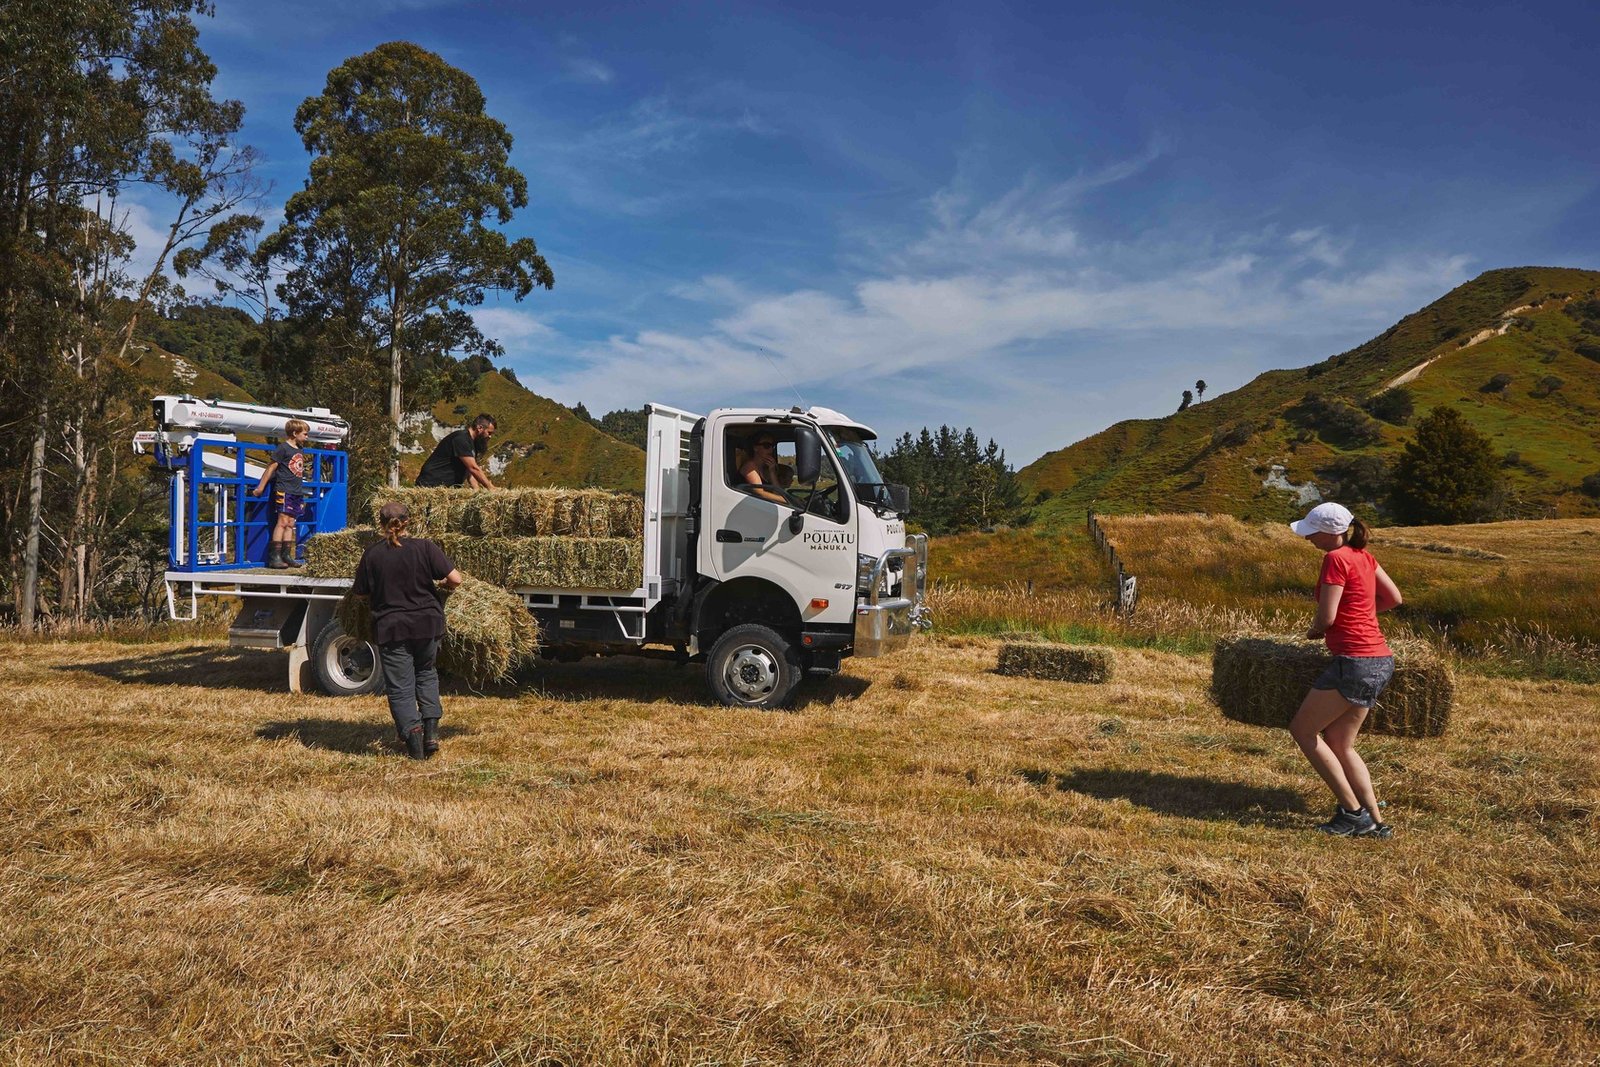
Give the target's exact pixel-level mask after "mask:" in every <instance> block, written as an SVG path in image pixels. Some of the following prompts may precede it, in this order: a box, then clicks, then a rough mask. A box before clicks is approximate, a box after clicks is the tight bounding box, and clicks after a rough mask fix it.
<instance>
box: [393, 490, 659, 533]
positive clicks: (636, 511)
mask: <svg viewBox="0 0 1600 1067" xmlns="http://www.w3.org/2000/svg"><path fill="white" fill-rule="evenodd" d="M396 500H397V501H400V502H401V503H403V504H405V505H406V507H407V509H408V510H410V512H411V524H410V527H409V528H408V533H410V535H411V536H413V537H441V536H444V535H445V534H470V535H473V536H476V537H640V536H642V535H643V533H644V500H643V499H642V498H641V497H639V496H636V495H634V494H632V493H615V492H612V491H610V490H608V489H558V488H553V487H552V488H536V489H480V490H469V489H416V488H411V489H380V490H379V491H378V492H377V493H375V494H373V497H372V515H373V521H374V522H376V521H377V515H378V509H379V508H381V507H383V505H384V504H387V503H389V502H390V501H396Z"/></svg>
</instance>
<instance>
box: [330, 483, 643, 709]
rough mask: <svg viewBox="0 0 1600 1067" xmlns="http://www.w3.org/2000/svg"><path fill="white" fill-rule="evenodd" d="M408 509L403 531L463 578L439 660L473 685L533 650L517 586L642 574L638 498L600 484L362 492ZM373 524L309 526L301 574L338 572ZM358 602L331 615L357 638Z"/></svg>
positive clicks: (377, 504)
mask: <svg viewBox="0 0 1600 1067" xmlns="http://www.w3.org/2000/svg"><path fill="white" fill-rule="evenodd" d="M390 501H399V502H401V503H403V504H405V505H406V508H407V509H408V510H409V511H410V512H411V523H410V525H409V527H408V528H407V534H408V535H409V536H412V537H427V538H431V539H433V540H435V541H438V542H439V546H440V547H441V548H443V549H444V551H445V554H446V555H447V556H449V557H450V558H451V559H452V560H454V561H455V564H456V566H457V567H458V568H459V569H460V570H461V571H462V572H463V573H464V574H468V575H471V576H472V577H471V578H469V580H468V581H467V582H466V583H465V584H463V585H462V586H461V588H460V589H458V590H456V591H455V592H454V593H453V594H451V595H450V597H448V598H447V599H446V601H445V620H446V627H447V629H446V636H445V643H444V645H443V647H442V648H441V650H440V667H441V668H442V669H443V670H445V671H447V672H449V673H451V674H456V675H460V676H462V677H465V678H467V679H468V680H470V681H473V682H475V683H487V682H491V681H497V680H502V679H504V678H506V677H508V676H509V675H510V674H511V672H512V671H513V670H515V668H516V666H517V664H518V663H520V662H521V661H522V660H524V659H526V658H528V657H530V656H532V655H533V654H534V653H535V652H536V651H537V650H538V623H537V622H536V620H535V619H534V618H533V616H532V615H531V614H530V613H529V612H528V609H527V607H526V606H525V605H524V604H523V602H522V599H521V598H520V597H518V596H517V595H515V594H514V593H511V592H509V591H508V590H511V589H517V588H530V587H531V588H542V589H583V590H593V591H595V592H631V591H632V590H634V589H636V588H638V586H639V582H640V581H641V580H642V577H643V574H644V501H643V500H642V499H641V498H639V497H638V496H634V495H632V494H628V493H613V492H610V491H608V490H604V489H556V488H542V489H494V490H479V491H469V490H462V489H384V490H380V491H379V492H378V493H377V494H376V495H375V496H374V497H373V500H372V514H373V519H374V522H376V520H377V514H378V511H379V509H380V508H382V507H383V505H384V504H387V503H389V502H390ZM379 536H380V535H379V533H378V531H377V529H376V528H375V527H371V526H358V527H353V528H351V529H348V530H341V531H339V532H338V533H332V534H318V535H316V536H315V537H312V538H311V539H310V540H309V541H308V542H307V543H306V568H305V573H306V575H307V576H308V577H312V578H348V577H350V576H351V575H353V574H354V573H355V569H356V565H357V564H358V563H359V562H360V560H361V556H362V553H364V552H365V551H366V550H367V547H368V546H369V545H371V544H372V543H373V542H375V541H377V540H378V539H379ZM363 609H364V605H361V604H358V603H357V602H356V601H355V600H354V598H352V597H349V596H347V597H345V598H344V600H342V601H341V602H340V605H339V619H340V621H341V623H342V624H343V625H344V627H345V630H346V632H347V633H350V634H352V635H353V636H362V637H364V638H365V637H367V636H368V635H370V633H371V620H370V617H368V618H363Z"/></svg>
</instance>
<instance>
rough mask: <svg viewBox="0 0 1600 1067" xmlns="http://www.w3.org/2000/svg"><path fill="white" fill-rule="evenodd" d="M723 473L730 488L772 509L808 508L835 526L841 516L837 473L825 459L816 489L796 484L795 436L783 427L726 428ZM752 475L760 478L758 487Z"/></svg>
mask: <svg viewBox="0 0 1600 1067" xmlns="http://www.w3.org/2000/svg"><path fill="white" fill-rule="evenodd" d="M769 443H770V444H771V446H772V447H771V448H768V447H767V445H768V444H769ZM723 471H724V473H725V476H726V478H727V483H728V485H729V486H731V487H732V488H734V489H737V490H739V491H740V492H743V493H748V494H750V495H751V496H753V497H756V498H758V499H761V500H766V501H769V502H770V503H773V504H775V505H779V506H785V507H790V508H793V509H795V510H796V511H806V510H808V507H809V510H810V511H811V513H812V514H814V515H820V516H821V517H823V518H826V519H832V520H833V521H835V522H837V521H839V516H840V515H842V514H843V513H844V511H843V505H842V503H841V501H840V499H839V497H840V493H841V490H840V488H839V482H838V477H837V473H836V471H835V469H834V466H833V464H832V463H830V462H828V461H827V460H826V459H824V461H823V464H822V473H821V475H820V476H819V477H818V478H817V482H816V484H815V485H799V484H796V482H795V481H794V472H795V462H794V435H793V433H792V432H791V431H789V430H788V429H787V428H786V427H784V426H783V425H782V424H773V423H751V424H744V425H732V426H729V427H728V428H727V430H726V431H725V432H724V435H723ZM751 472H755V473H756V474H757V475H759V484H758V482H757V481H754V480H752V479H751V478H750V474H751Z"/></svg>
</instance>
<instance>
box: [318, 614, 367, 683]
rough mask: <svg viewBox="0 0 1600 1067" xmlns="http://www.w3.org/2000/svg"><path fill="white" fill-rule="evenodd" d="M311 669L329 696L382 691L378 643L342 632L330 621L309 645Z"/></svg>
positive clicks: (337, 622)
mask: <svg viewBox="0 0 1600 1067" xmlns="http://www.w3.org/2000/svg"><path fill="white" fill-rule="evenodd" d="M311 672H312V673H313V674H315V675H316V678H317V686H318V688H320V689H321V690H322V691H323V692H324V693H326V694H328V695H329V696H331V697H358V696H365V695H366V694H368V693H381V692H382V691H383V662H382V661H381V660H380V659H378V646H377V645H375V644H373V643H372V642H371V641H362V640H360V639H359V638H355V637H351V636H350V635H349V634H347V633H345V632H344V627H343V626H340V625H339V620H338V619H333V620H331V621H330V622H329V623H328V624H327V625H326V626H324V627H323V628H322V632H321V633H319V634H318V635H317V640H316V642H315V643H314V644H313V645H312V646H311Z"/></svg>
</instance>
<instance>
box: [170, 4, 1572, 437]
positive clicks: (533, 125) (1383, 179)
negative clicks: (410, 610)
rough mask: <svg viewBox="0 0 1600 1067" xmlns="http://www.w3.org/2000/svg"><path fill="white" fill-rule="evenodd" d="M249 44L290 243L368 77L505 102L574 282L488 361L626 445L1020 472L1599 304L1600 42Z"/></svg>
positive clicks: (1014, 36)
mask: <svg viewBox="0 0 1600 1067" xmlns="http://www.w3.org/2000/svg"><path fill="white" fill-rule="evenodd" d="M563 7H565V8H567V9H565V10H563V9H562V8H563ZM217 9H218V10H217V15H216V17H215V18H214V19H211V20H206V21H204V22H203V24H202V42H203V44H204V46H205V47H206V48H207V50H208V51H209V52H210V54H211V55H212V57H213V58H214V59H215V60H216V62H217V64H218V66H219V68H220V73H219V77H218V80H217V86H216V88H217V91H218V92H219V94H221V95H226V96H230V97H235V98H238V99H240V100H242V101H244V103H245V105H246V107H247V109H248V115H247V125H246V131H245V133H246V137H247V139H248V140H249V141H250V142H251V143H252V144H254V145H256V146H257V147H258V148H260V149H261V150H262V151H263V153H264V154H265V157H266V165H265V167H264V169H263V177H265V178H266V179H268V180H269V181H271V182H272V183H273V185H274V188H273V192H272V195H271V197H270V199H271V202H272V206H281V203H282V201H283V200H284V199H285V198H286V197H287V196H288V195H289V194H290V193H292V192H293V191H294V190H296V189H298V188H299V187H300V185H301V183H302V182H303V181H304V179H305V175H306V169H307V156H306V154H305V152H304V151H303V149H302V148H301V146H300V144H299V141H298V139H297V138H296V136H295V134H294V131H293V128H292V116H293V113H294V109H295V107H296V106H297V105H298V104H299V102H300V101H301V100H302V99H304V98H305V97H306V96H308V95H312V94H315V93H317V92H318V91H320V89H321V87H322V85H323V81H324V78H325V76H326V73H327V71H328V70H329V69H330V68H332V67H333V66H336V65H337V64H338V63H339V62H341V61H342V60H344V59H345V58H347V57H349V56H351V55H355V54H358V53H360V52H363V51H365V50H367V49H369V48H371V47H373V46H375V45H377V44H379V43H382V42H384V41H389V40H396V39H405V40H411V41H414V42H416V43H418V44H420V45H422V46H423V47H425V48H428V49H430V50H432V51H435V52H437V53H439V54H440V55H441V56H443V57H444V58H445V59H446V60H447V61H449V62H451V63H453V64H455V65H456V66H459V67H461V68H462V69H464V70H466V71H467V72H468V73H470V74H472V75H473V76H474V77H476V78H477V79H478V81H479V83H480V84H481V85H482V87H483V89H484V91H485V94H486V95H487V98H488V101H489V111H490V113H491V114H493V115H494V116H495V117H497V118H499V119H500V120H501V121H503V122H504V123H505V124H506V125H507V126H508V127H509V128H510V130H511V132H512V134H513V136H514V137H515V139H516V144H515V148H514V150H513V162H514V163H515V164H516V165H517V166H518V167H519V168H520V169H521V170H522V171H523V172H524V173H525V174H526V175H527V176H528V180H529V187H530V194H531V201H532V202H531V203H530V205H529V207H528V208H527V209H526V210H525V211H523V212H522V213H521V214H520V215H519V216H518V218H517V219H516V221H515V222H514V223H513V224H512V225H511V226H510V227H509V229H510V230H511V231H513V232H514V233H517V234H523V233H526V234H531V235H532V236H533V237H534V238H535V239H536V240H537V241H538V243H539V246H540V250H541V251H542V252H543V253H544V254H545V256H546V257H547V258H548V259H549V261H550V263H551V265H552V267H553V269H554V271H555V275H556V287H555V289H554V290H553V291H550V292H545V291H542V290H541V291H536V292H535V293H534V294H533V295H532V296H531V297H529V298H528V299H527V300H525V301H523V302H521V303H512V302H510V301H505V302H495V301H493V300H491V301H490V302H489V303H488V304H486V305H485V307H484V308H483V309H482V310H481V311H480V313H479V322H480V324H481V325H482V326H483V327H484V328H485V329H486V331H487V332H489V333H490V334H491V335H494V336H497V337H498V338H499V339H500V340H501V342H502V343H503V344H504V345H505V347H506V350H507V359H506V362H507V363H508V364H509V365H510V366H511V367H512V368H513V369H515V370H516V372H517V374H518V376H519V377H520V379H521V380H522V381H523V383H524V384H526V385H528V386H529V387H530V388H533V389H535V390H536V391H538V392H541V393H544V394H546V395H549V396H553V397H555V398H556V399H558V400H560V401H562V402H564V403H569V404H570V403H576V402H578V401H582V402H584V403H585V404H587V405H588V407H589V408H590V410H591V411H594V412H595V413H596V414H599V413H601V412H604V411H606V410H609V409H611V408H615V407H623V406H629V407H635V406H638V405H639V404H641V403H643V402H645V401H647V400H656V401H660V402H664V403H670V404H675V405H678V406H682V407H687V408H690V409H694V410H704V409H706V408H708V407H711V406H716V405H720V404H728V403H741V402H757V403H781V404H788V403H792V402H794V396H795V393H794V391H792V390H791V389H790V387H789V385H788V384H787V383H786V382H785V381H784V380H783V377H784V376H785V375H786V376H787V377H788V378H789V379H791V380H792V381H793V383H794V386H795V388H796V389H797V390H798V391H799V393H800V395H801V396H802V397H803V398H804V400H805V401H806V402H807V403H816V404H826V405H829V406H832V407H838V408H841V409H843V410H845V411H847V412H849V413H851V414H852V415H854V416H855V417H856V418H859V419H862V420H863V421H866V422H869V423H871V424H873V425H874V426H876V427H877V428H878V429H879V431H880V433H882V434H885V435H890V434H897V433H899V432H901V431H904V430H908V429H915V428H917V427H920V426H922V425H924V424H933V425H937V424H939V423H951V424H954V425H957V426H968V425H970V426H973V427H974V428H976V430H977V431H978V433H979V434H980V436H983V437H991V436H992V437H994V438H995V439H997V440H998V441H999V442H1000V444H1001V445H1002V446H1003V447H1005V448H1006V449H1007V451H1008V454H1009V457H1010V458H1011V459H1012V461H1013V462H1015V463H1016V464H1017V465H1019V466H1020V465H1022V464H1023V463H1026V462H1027V461H1029V460H1032V459H1033V458H1035V457H1036V456H1038V455H1040V454H1041V453H1043V452H1045V451H1047V450H1049V449H1053V448H1058V447H1061V446H1063V445H1066V444H1068V443H1070V442H1072V441H1074V440H1077V439H1078V438H1081V437H1084V436H1086V435H1088V434H1091V433H1094V432H1096V431H1098V430H1100V429H1102V428H1104V427H1105V426H1108V425H1110V424H1111V423H1113V422H1115V421H1118V420H1120V419H1125V418H1134V417H1149V416H1156V415H1162V414H1166V413H1168V412H1170V411H1172V410H1174V409H1175V408H1176V406H1177V403H1178V399H1179V395H1180V393H1181V392H1182V390H1183V389H1184V388H1186V387H1189V386H1192V384H1193V383H1194V381H1195V379H1196V378H1204V379H1205V380H1206V381H1207V383H1208V385H1209V390H1208V395H1214V394H1216V393H1219V392H1222V391H1225V390H1227V389H1231V388H1235V387H1237V386H1239V385H1241V384H1243V383H1244V382H1246V381H1248V380H1249V379H1250V378H1251V377H1253V376H1254V375H1255V374H1257V373H1259V372H1260V371H1262V370H1266V369H1268V368H1272V367H1284V366H1297V365H1301V364H1305V363H1309V362H1311V361H1313V360H1317V359H1321V358H1323V357H1325V356H1328V355H1330V354H1333V353H1335V352H1338V351H1342V350H1344V349H1346V348H1349V347H1351V346H1353V345H1355V344H1358V343H1360V342H1361V341H1363V340H1365V339H1367V338H1369V337H1371V336H1372V335H1374V334H1376V333H1378V332H1380V331H1382V330H1383V329H1384V328H1386V327H1387V326H1388V325H1389V324H1390V323H1392V322H1393V321H1395V320H1396V319H1398V318H1399V317H1401V316H1402V315H1404V314H1406V313H1408V312H1410V311H1413V310H1415V309H1416V308H1418V307H1420V306H1422V305H1423V304H1425V303H1427V302H1429V301H1431V300H1432V299H1434V298H1435V297H1437V296H1439V295H1440V294H1442V293H1443V292H1445V291H1446V290H1448V289H1449V288H1451V287H1452V286H1454V285H1457V284H1459V283H1461V282H1463V281H1466V280H1467V279H1469V278H1471V277H1473V276H1474V275H1476V274H1478V273H1479V272H1481V271H1483V270H1487V269H1490V268H1493V267H1500V266H1511V265H1519V264H1529V263H1537V264H1548V265H1562V266H1581V267H1600V166H1597V164H1600V138H1596V137H1595V136H1594V132H1595V128H1594V119H1593V117H1592V111H1593V101H1594V99H1595V97H1596V89H1597V84H1596V81H1597V79H1596V78H1595V76H1594V73H1593V70H1594V67H1595V64H1594V62H1593V56H1592V48H1593V45H1594V43H1595V42H1596V41H1600V12H1597V9H1596V8H1595V7H1594V6H1593V5H1589V4H1579V3H1564V2H1555V3H1549V4H1545V5H1539V6H1537V7H1520V6H1473V5H1467V4H1454V3H1432V4H1405V3H1386V4H1381V5H1380V4H1371V5H1362V4H1345V5H1338V6H1336V7H1335V6H1329V5H1316V6H1313V5H1309V4H1295V3H1282V2H1278V3H1262V4H1257V5H1246V4H1232V5H1227V4H1193V3H1137V2H1134V3H1123V4H1117V5H1108V4H1093V5H1088V4H1083V5H1078V4H1049V5H1046V4H1039V5H1020V4H1012V5H1002V4H995V3H984V4H977V3H967V4H944V5H940V4H904V5H897V4H848V5H845V4H840V5H836V6H829V5H815V6H806V7H804V8H801V7H797V6H791V5H761V4H738V5H734V4H674V5H670V6H668V5H635V4H603V3H600V4H586V5H559V6H558V5H538V6H534V5H521V4H509V3H508V4H487V3H475V4H468V3H444V2H439V3H433V2H428V0H379V2H371V3H361V4H336V3H307V2H304V0H288V2H282V3H271V4H247V3H244V2H241V0H219V2H218V4H217ZM149 214H150V217H151V220H154V219H156V218H158V217H159V210H152V211H151V212H150V213H149ZM774 365H776V366H777V367H780V368H781V369H782V370H781V373H780V372H779V371H776V370H774Z"/></svg>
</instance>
